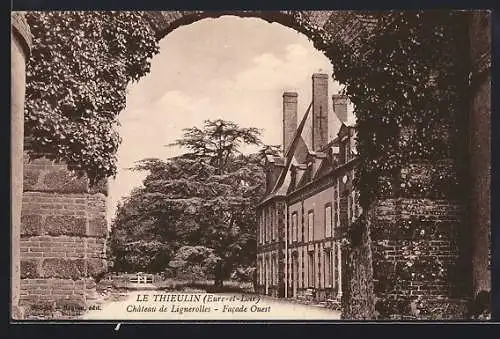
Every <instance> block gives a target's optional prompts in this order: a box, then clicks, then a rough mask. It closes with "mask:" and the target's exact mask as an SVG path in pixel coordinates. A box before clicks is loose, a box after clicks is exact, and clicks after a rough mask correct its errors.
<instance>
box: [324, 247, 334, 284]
mask: <svg viewBox="0 0 500 339" xmlns="http://www.w3.org/2000/svg"><path fill="white" fill-rule="evenodd" d="M324 256H325V288H331V287H332V282H333V277H332V251H325V252H324Z"/></svg>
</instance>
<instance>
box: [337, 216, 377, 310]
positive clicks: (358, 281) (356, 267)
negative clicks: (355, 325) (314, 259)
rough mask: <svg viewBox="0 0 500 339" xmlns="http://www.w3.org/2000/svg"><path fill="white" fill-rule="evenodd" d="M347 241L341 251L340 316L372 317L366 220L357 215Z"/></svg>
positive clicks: (370, 262) (370, 261)
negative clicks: (341, 288)
mask: <svg viewBox="0 0 500 339" xmlns="http://www.w3.org/2000/svg"><path fill="white" fill-rule="evenodd" d="M349 241H350V244H349V246H346V247H345V249H344V250H343V254H342V257H343V260H342V265H343V266H344V267H343V269H342V271H343V272H344V274H343V277H342V279H343V294H342V318H343V319H350V320H370V319H374V318H375V296H374V294H373V266H372V253H371V239H370V232H369V224H368V220H366V219H365V218H364V217H363V218H360V219H358V221H356V222H355V223H354V224H353V225H352V226H351V232H350V236H349Z"/></svg>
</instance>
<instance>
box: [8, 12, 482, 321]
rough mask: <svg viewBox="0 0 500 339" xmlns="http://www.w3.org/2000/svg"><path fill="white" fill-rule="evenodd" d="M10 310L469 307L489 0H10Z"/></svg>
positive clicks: (78, 315) (300, 316) (440, 315)
mask: <svg viewBox="0 0 500 339" xmlns="http://www.w3.org/2000/svg"><path fill="white" fill-rule="evenodd" d="M11 18H12V34H11V38H12V47H11V59H12V62H11V75H12V85H11V89H12V109H11V118H12V119H11V121H12V122H11V131H12V133H11V136H12V146H11V173H12V176H11V183H12V192H11V211H12V225H11V231H12V232H11V235H12V238H11V252H12V262H11V266H12V270H11V282H12V284H11V296H12V299H11V318H12V319H13V320H14V321H31V320H68V319H69V320H78V321H83V320H85V321H86V320H89V321H90V320H98V321H116V322H121V321H127V320H158V321H177V320H195V321H216V320H238V321H247V320H248V321H254V320H259V321H275V320H281V321H291V322H293V321H310V320H326V321H332V322H335V321H343V320H364V321H375V320H394V321H414V320H442V321H450V320H488V319H490V318H491V305H490V294H491V288H492V286H491V273H490V271H491V264H490V262H491V221H490V213H491V211H490V172H491V170H490V162H491V154H490V153H491V150H490V117H491V36H490V35H491V33H490V30H491V20H490V12H489V11H479V10H467V11H458V10H453V11H452V10H432V11H431V10H419V11H351V10H342V11H339V10H323V11H289V10H283V11H257V10H248V11H222V12H213V11H203V10H199V11H156V12H154V11H28V12H12V15H11Z"/></svg>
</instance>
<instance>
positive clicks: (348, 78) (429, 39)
mask: <svg viewBox="0 0 500 339" xmlns="http://www.w3.org/2000/svg"><path fill="white" fill-rule="evenodd" d="M373 16H374V19H376V22H377V23H376V25H375V27H374V28H373V29H372V30H366V31H361V32H359V34H360V37H359V38H358V40H357V42H356V43H354V44H347V43H345V44H342V42H341V40H340V41H339V42H338V43H336V44H333V45H331V46H330V47H329V48H328V50H327V51H326V52H327V55H328V56H329V57H330V59H331V60H332V61H333V62H334V66H335V74H334V75H335V77H336V79H337V80H338V81H340V82H341V83H343V84H344V85H345V88H344V91H345V93H346V94H347V95H348V96H349V97H350V99H351V101H352V102H353V103H354V105H355V114H356V117H357V131H358V134H357V135H358V140H357V147H358V152H359V158H360V160H361V161H360V166H359V175H358V176H357V185H358V189H359V190H360V193H361V199H360V202H361V205H362V206H363V207H367V206H369V204H370V203H371V202H372V201H373V199H374V198H375V197H376V196H377V195H379V194H380V191H381V189H382V188H381V187H380V183H381V182H383V181H381V180H379V178H381V177H388V178H391V179H394V178H395V177H396V176H395V174H396V173H398V170H399V169H401V168H402V167H403V166H404V165H405V164H408V163H409V162H411V161H415V160H421V161H426V160H432V161H434V160H436V159H442V158H446V157H450V156H455V155H457V154H460V153H461V152H459V149H457V147H460V142H459V141H458V140H455V139H453V138H451V137H450V135H452V136H453V135H458V134H459V133H457V128H460V123H461V119H462V118H461V117H460V112H461V111H460V110H461V107H460V106H461V105H462V104H463V102H462V101H461V98H463V97H464V96H463V95H462V90H463V88H461V86H463V84H466V83H467V81H466V76H467V73H466V70H467V68H466V67H463V60H461V59H460V58H459V57H458V56H459V55H460V53H459V48H460V46H461V45H463V43H464V41H463V40H461V39H464V37H465V38H466V34H464V32H463V31H461V29H462V30H463V27H465V21H464V14H463V13H461V12H454V11H429V10H425V11H415V12H408V11H405V12H398V11H394V12H383V13H375V14H373ZM403 184H404V183H403Z"/></svg>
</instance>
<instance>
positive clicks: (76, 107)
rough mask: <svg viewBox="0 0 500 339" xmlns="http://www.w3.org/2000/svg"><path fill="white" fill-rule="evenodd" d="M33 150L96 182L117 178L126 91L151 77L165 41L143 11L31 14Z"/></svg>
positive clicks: (28, 124)
mask: <svg viewBox="0 0 500 339" xmlns="http://www.w3.org/2000/svg"><path fill="white" fill-rule="evenodd" d="M26 18H27V21H28V23H29V25H30V29H31V32H32V34H33V48H32V54H31V59H30V62H29V64H28V68H27V79H26V83H27V85H26V105H25V134H26V136H27V137H28V138H29V139H30V142H29V147H30V149H29V151H31V153H34V154H44V155H49V156H50V157H51V158H55V159H57V160H63V161H65V162H66V163H67V164H68V166H69V168H70V169H73V170H77V171H78V172H83V173H86V174H87V175H88V176H89V178H90V179H91V181H92V182H95V181H97V180H99V179H102V178H106V177H109V176H112V175H114V174H115V172H116V151H117V148H118V145H119V143H120V137H119V135H118V133H117V131H116V126H117V124H118V120H117V115H118V113H120V111H121V110H123V109H124V108H125V103H126V94H127V93H126V89H127V85H128V84H129V83H130V82H132V81H137V80H138V79H139V78H140V77H142V76H143V75H145V74H146V73H148V72H149V69H150V60H151V58H152V57H153V56H154V55H155V54H156V53H158V52H159V45H158V39H157V37H156V36H155V32H154V31H153V30H152V29H151V28H150V25H149V22H148V18H147V16H146V15H145V14H144V13H143V12H125V11H119V12H97V11H95V12H58V11H51V12H28V13H27V14H26Z"/></svg>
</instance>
